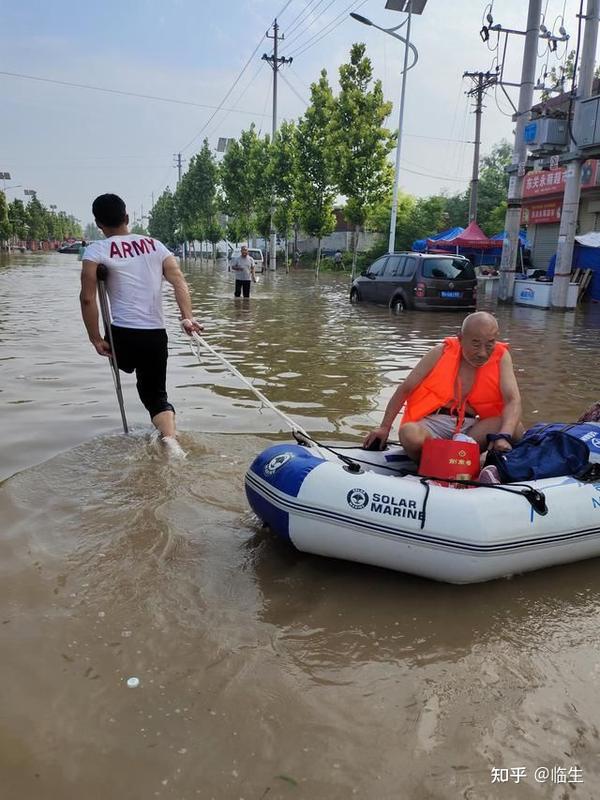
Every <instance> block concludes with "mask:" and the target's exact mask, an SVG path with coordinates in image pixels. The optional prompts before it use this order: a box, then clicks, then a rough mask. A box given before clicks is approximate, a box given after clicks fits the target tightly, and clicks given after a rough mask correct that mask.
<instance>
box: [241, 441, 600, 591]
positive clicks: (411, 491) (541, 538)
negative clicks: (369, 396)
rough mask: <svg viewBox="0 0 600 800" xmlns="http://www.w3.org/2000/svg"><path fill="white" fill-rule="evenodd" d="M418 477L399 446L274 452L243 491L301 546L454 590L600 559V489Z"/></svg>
mask: <svg viewBox="0 0 600 800" xmlns="http://www.w3.org/2000/svg"><path fill="white" fill-rule="evenodd" d="M411 467H412V471H413V474H410V470H411ZM414 471H415V466H414V464H412V463H411V462H410V461H409V459H408V458H407V457H406V455H405V454H404V452H403V451H402V448H401V447H400V446H399V445H388V447H387V449H386V450H384V451H382V452H368V451H365V450H363V449H362V448H359V447H356V448H338V447H332V448H330V449H323V448H322V447H318V446H314V445H307V446H305V445H300V444H277V445H274V446H272V447H269V448H268V449H266V450H265V451H263V452H262V453H261V454H260V455H259V456H258V457H257V458H256V459H255V460H254V462H253V463H252V464H251V466H250V468H249V469H248V471H247V473H246V493H247V496H248V500H249V502H250V505H251V507H252V509H253V510H254V512H255V514H256V515H257V516H258V517H259V519H261V520H262V521H263V522H264V523H265V524H266V525H267V526H268V527H269V528H270V529H271V530H272V531H274V532H275V533H276V534H277V535H278V536H280V537H282V538H284V539H287V540H288V541H290V542H291V543H292V544H293V545H294V546H295V547H296V548H297V549H298V550H301V551H304V552H307V553H315V554H317V555H321V556H330V557H333V558H342V559H348V560H350V561H358V562H362V563H365V564H372V565H375V566H379V567H387V568H388V569H394V570H399V571H401V572H409V573H413V574H415V575H421V576H423V577H426V578H432V579H434V580H438V581H446V582H449V583H476V582H479V581H487V580H491V579H493V578H500V577H503V576H508V575H512V574H515V573H520V572H526V571H529V570H535V569H540V568H542V567H549V566H552V565H554V564H562V563H566V562H569V561H578V560H579V559H584V558H592V557H594V556H599V555H600V482H596V483H582V482H580V481H578V480H577V479H575V478H572V477H560V478H548V479H545V480H540V481H532V482H530V483H529V484H527V485H521V484H508V485H506V486H502V487H500V490H499V489H498V487H487V486H485V487H484V486H476V487H469V488H464V489H458V488H453V487H449V486H443V485H438V484H437V483H435V482H434V481H431V480H427V479H422V478H420V477H419V476H417V475H416V474H414ZM407 473H408V474H407Z"/></svg>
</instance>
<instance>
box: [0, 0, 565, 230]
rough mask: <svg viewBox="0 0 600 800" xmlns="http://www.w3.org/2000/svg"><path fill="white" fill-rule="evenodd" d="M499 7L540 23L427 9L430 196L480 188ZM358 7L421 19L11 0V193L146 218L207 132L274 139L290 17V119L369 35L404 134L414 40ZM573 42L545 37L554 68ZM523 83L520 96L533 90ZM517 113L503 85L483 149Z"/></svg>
mask: <svg viewBox="0 0 600 800" xmlns="http://www.w3.org/2000/svg"><path fill="white" fill-rule="evenodd" d="M490 6H491V13H492V16H493V20H494V23H500V24H501V25H502V26H503V27H508V28H518V29H521V30H522V29H523V28H524V27H525V23H526V16H527V3H526V2H525V0H500V1H499V0H495V2H493V3H492V4H490V3H489V2H488V3H486V2H485V0H482V2H479V0H428V2H427V5H426V7H425V10H424V12H423V14H422V15H421V16H413V23H412V32H411V41H412V42H413V44H414V45H415V47H416V48H417V50H418V52H419V58H418V62H417V64H416V65H415V66H414V68H413V69H412V70H410V71H409V72H408V74H407V81H406V101H405V114H404V125H403V141H402V159H401V168H400V186H401V189H402V190H403V191H406V192H409V193H411V194H414V195H417V196H427V195H430V194H435V193H438V192H440V191H446V192H449V193H454V192H459V191H462V190H464V189H465V188H466V187H467V186H468V182H469V179H470V175H471V169H472V159H473V145H472V140H473V136H474V124H475V118H474V116H473V113H472V99H470V98H468V97H467V96H466V94H465V92H466V90H468V89H469V88H471V86H472V84H471V83H470V82H469V80H468V79H463V77H462V76H463V72H465V71H479V70H482V71H486V70H488V69H490V68H493V67H494V66H495V65H496V63H498V58H500V60H501V57H502V46H503V45H502V46H501V47H500V48H499V49H496V50H493V49H490V46H489V45H492V46H493V45H495V40H494V37H492V40H490V42H489V43H488V44H487V45H486V44H484V43H483V42H482V40H481V38H480V36H479V31H480V29H481V27H482V19H483V18H484V15H485V13H487V12H488V11H489V10H490ZM578 8H579V2H578V0H545V2H544V3H543V9H544V10H545V22H546V25H547V27H548V28H552V26H553V25H555V26H556V27H558V25H559V24H560V21H561V20H560V18H561V17H562V16H563V15H564V19H565V27H566V29H567V32H568V33H569V34H570V35H571V37H572V42H573V46H574V42H575V39H576V34H577V29H576V28H577V21H576V17H575V14H576V12H577V10H578ZM349 11H357V12H358V13H360V14H362V15H363V16H365V17H368V18H369V19H371V20H372V21H373V22H375V23H377V24H378V25H380V26H381V27H384V28H391V27H393V26H395V25H399V24H400V23H401V22H402V21H403V20H404V19H405V17H406V15H405V14H403V13H399V12H394V11H389V10H386V9H385V0H289V2H288V0H120V1H119V2H117V0H103V2H102V3H95V4H88V3H82V2H81V0H77V2H76V0H53V2H52V3H48V2H47V0H28V2H21V3H15V2H14V0H0V29H1V30H2V31H3V35H2V39H3V41H2V50H1V53H2V55H1V58H0V98H1V106H0V107H1V109H2V111H1V117H0V118H1V120H2V124H1V125H0V172H9V173H10V174H11V180H10V181H6V182H5V187H6V194H7V197H8V199H9V200H12V199H13V198H14V197H21V198H23V190H24V189H34V190H35V191H36V192H37V196H38V197H39V199H40V200H41V201H42V203H44V204H45V205H47V206H48V205H51V204H52V205H56V206H57V208H58V209H59V210H63V211H65V212H67V213H69V214H73V215H74V216H75V217H77V218H78V219H80V220H81V222H82V223H83V225H85V224H87V223H88V222H91V221H92V215H91V208H90V207H91V201H92V200H93V198H94V197H95V196H96V195H98V194H101V193H103V192H115V193H117V194H120V195H121V196H122V197H123V198H124V199H125V201H126V203H127V206H128V209H129V213H130V218H131V219H132V220H133V219H134V218H137V219H139V218H140V217H142V216H143V215H146V214H147V213H148V211H149V209H150V208H151V206H152V201H153V198H154V200H156V199H157V198H158V196H159V195H160V193H161V192H162V191H163V190H164V189H165V188H166V187H167V186H170V187H171V189H174V188H175V186H176V183H177V168H176V166H175V159H174V154H176V153H181V155H182V159H183V169H184V171H185V168H186V164H187V163H188V161H189V158H190V157H191V156H192V155H193V154H194V153H195V152H196V151H197V150H198V149H199V148H200V146H201V144H202V140H203V139H204V137H208V140H209V143H210V145H211V147H213V148H215V149H216V147H217V141H218V138H219V137H237V136H239V134H240V132H241V131H242V130H244V129H246V128H248V127H249V126H250V125H251V124H252V122H254V123H255V125H256V127H257V129H258V130H260V131H262V132H263V133H270V131H271V111H272V70H271V68H270V66H269V64H268V63H266V62H265V61H263V60H262V59H261V57H262V55H263V54H264V53H267V54H271V52H272V40H271V39H266V38H264V37H265V33H266V31H267V30H268V29H270V27H271V25H272V23H273V20H274V19H275V17H277V18H278V22H279V24H280V33H283V34H284V36H285V39H284V41H283V42H280V45H279V48H280V51H279V52H280V55H284V56H292V57H293V62H292V64H291V65H289V66H285V67H283V68H282V70H281V72H280V80H279V90H278V119H279V122H281V120H283V119H289V120H293V119H297V118H298V117H299V116H301V115H302V113H303V112H304V110H305V108H306V104H307V101H308V99H309V97H310V84H311V83H312V82H313V81H315V80H317V79H318V76H319V73H320V71H321V69H323V68H325V69H326V70H327V72H328V75H329V78H330V82H331V84H332V86H333V88H334V91H336V92H337V89H338V69H339V66H340V65H341V64H343V63H344V62H345V61H347V60H348V57H349V51H350V48H351V46H352V44H353V43H355V42H365V43H366V45H367V54H368V55H369V57H370V58H371V60H372V63H373V69H374V76H375V78H378V79H380V80H381V81H382V84H383V91H384V95H385V97H386V99H387V100H391V101H392V102H393V104H394V107H393V111H392V113H391V115H390V117H389V120H388V127H390V128H392V129H394V128H397V126H398V108H399V103H398V101H399V97H400V88H401V72H402V64H403V45H402V44H401V42H399V41H397V40H396V39H394V38H392V37H391V36H389V35H387V34H385V33H383V32H382V31H380V30H377V29H376V28H373V27H367V26H365V25H361V24H360V23H358V22H356V21H355V20H353V19H351V18H350V17H349ZM403 30H405V29H402V30H401V31H400V32H401V33H402V31H403ZM523 40H524V39H523V37H521V36H513V37H510V39H509V44H508V47H507V51H506V56H505V67H504V77H505V80H506V81H510V82H515V83H518V82H519V80H520V71H521V58H522V48H523ZM566 49H567V48H566V46H562V45H559V49H558V53H557V55H556V56H554V55H553V56H551V57H550V58H549V60H548V56H547V52H545V50H544V46H543V44H542V43H540V48H539V55H540V57H539V58H538V74H542V73H543V72H544V71H547V70H548V69H549V68H550V67H552V66H553V65H557V64H559V63H561V62H560V57H562V56H563V55H564V53H565V51H566ZM568 49H571V48H570V47H569V48H568ZM494 59H495V60H494ZM244 68H245V69H244ZM7 73H10V74H7ZM17 76H21V77H17ZM24 76H29V77H24ZM33 78H36V80H33ZM39 79H42V80H39ZM236 81H237V83H235V82H236ZM234 83H235V86H234V88H233V89H232V90H231V91H230V89H231V87H232V86H233V84H234ZM65 84H79V86H72V85H65ZM82 87H88V88H82ZM89 87H99V88H102V89H107V90H110V91H97V90H96V89H93V88H89ZM119 92H121V93H130V94H119ZM228 92H230V93H229V95H228ZM507 92H508V94H509V95H510V97H511V99H512V101H513V102H514V104H515V105H516V104H517V92H518V90H517V89H514V88H507ZM132 95H145V97H137V96H132ZM227 95H228V96H227ZM150 96H151V97H150ZM152 98H163V99H152ZM167 100H170V101H178V102H167ZM511 111H512V109H511V107H510V102H509V99H508V98H507V97H506V95H505V94H504V93H503V91H502V90H501V89H497V90H496V92H494V91H492V92H491V93H489V94H488V95H487V98H486V102H485V111H484V116H483V126H482V155H485V154H486V153H488V152H489V151H490V149H491V148H492V146H493V145H494V144H495V143H497V142H499V141H500V140H501V139H503V138H505V139H508V140H509V141H511V143H512V131H513V122H512V120H511V116H510V114H511ZM1 187H2V182H1V181H0V188H1Z"/></svg>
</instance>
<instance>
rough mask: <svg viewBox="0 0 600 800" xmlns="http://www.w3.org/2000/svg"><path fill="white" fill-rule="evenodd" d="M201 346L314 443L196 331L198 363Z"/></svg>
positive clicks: (288, 424) (191, 346)
mask: <svg viewBox="0 0 600 800" xmlns="http://www.w3.org/2000/svg"><path fill="white" fill-rule="evenodd" d="M192 342H196V345H197V346H198V347H197V349H196V351H194V348H193V344H192ZM200 346H201V347H204V348H205V350H208V351H209V353H212V355H213V356H215V358H218V359H219V361H220V362H221V363H222V364H223V365H224V366H226V367H227V369H228V370H229V371H230V372H232V373H233V374H234V375H235V376H236V378H238V380H240V381H241V382H242V383H243V384H244V386H247V387H248V389H250V391H251V392H253V393H254V394H255V395H256V397H258V399H259V400H260V401H261V403H264V404H265V405H266V406H267V407H268V408H270V409H271V410H272V411H274V412H275V413H276V414H278V415H279V416H280V417H281V419H282V420H283V421H284V422H285V424H286V425H287V426H288V427H289V428H290V430H291V431H292V433H296V432H297V433H299V434H301V435H302V436H304V437H306V439H308V440H309V441H311V442H314V440H313V439H312V438H311V437H310V436H309V435H308V433H307V432H306V431H305V430H304V428H302V427H301V426H300V425H298V423H297V422H294V420H293V419H292V418H291V417H288V415H287V414H284V412H283V411H281V410H280V409H278V408H277V406H276V405H274V404H273V403H272V402H271V401H270V400H269V398H268V397H265V395H264V394H263V393H262V392H261V391H260V390H259V389H257V388H256V387H255V386H253V385H252V384H251V383H250V381H249V380H248V378H245V377H244V376H243V375H242V373H241V372H240V371H239V370H238V369H236V368H235V367H234V366H233V364H231V363H230V362H229V361H228V360H227V359H226V358H225V356H223V355H221V353H219V352H218V351H217V350H215V348H214V347H212V346H211V345H210V344H209V343H208V342H207V341H206V339H203V338H202V336H200V335H199V334H197V333H196V332H195V331H194V332H193V333H192V335H191V339H190V348H191V350H192V353H194V355H195V356H196V357H197V358H198V361H200V350H199V347H200ZM314 443H315V449H316V450H317V451H318V452H319V454H320V455H321V456H322V457H323V458H324V457H325V456H324V454H323V452H322V450H321V449H320V447H319V445H318V444H317V443H316V442H314Z"/></svg>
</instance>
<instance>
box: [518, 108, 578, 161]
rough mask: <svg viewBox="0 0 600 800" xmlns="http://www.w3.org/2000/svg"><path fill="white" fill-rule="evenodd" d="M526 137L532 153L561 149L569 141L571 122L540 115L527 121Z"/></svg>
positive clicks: (526, 142)
mask: <svg viewBox="0 0 600 800" xmlns="http://www.w3.org/2000/svg"><path fill="white" fill-rule="evenodd" d="M524 138H525V144H526V145H527V147H528V148H529V150H531V152H532V153H536V152H541V151H544V152H556V151H560V150H562V149H563V148H565V147H566V146H567V145H568V143H569V124H568V122H567V120H566V119H554V118H553V117H540V118H539V119H534V120H533V121H532V122H529V123H527V125H526V126H525V132H524Z"/></svg>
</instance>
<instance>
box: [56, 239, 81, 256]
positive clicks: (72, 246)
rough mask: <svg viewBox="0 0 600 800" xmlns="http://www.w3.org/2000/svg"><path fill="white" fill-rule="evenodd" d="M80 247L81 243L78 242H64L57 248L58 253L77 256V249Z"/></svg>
mask: <svg viewBox="0 0 600 800" xmlns="http://www.w3.org/2000/svg"><path fill="white" fill-rule="evenodd" d="M80 247H81V241H78V242H65V243H64V244H61V246H60V247H59V248H58V252H59V253H74V254H75V255H79V249H80Z"/></svg>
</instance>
